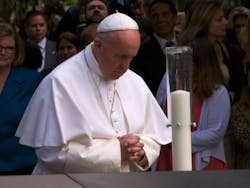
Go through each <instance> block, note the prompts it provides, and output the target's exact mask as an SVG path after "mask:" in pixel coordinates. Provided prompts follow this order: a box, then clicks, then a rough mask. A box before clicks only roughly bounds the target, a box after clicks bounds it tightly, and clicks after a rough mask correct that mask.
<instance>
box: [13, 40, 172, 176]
mask: <svg viewBox="0 0 250 188" xmlns="http://www.w3.org/2000/svg"><path fill="white" fill-rule="evenodd" d="M91 45H92V44H90V45H89V46H87V47H86V49H85V50H83V51H81V52H80V53H78V54H77V55H75V56H73V57H72V58H70V59H69V60H67V61H66V62H64V63H62V64H61V65H59V66H58V67H57V68H56V69H55V70H54V71H53V72H52V73H51V74H49V75H48V76H47V77H45V79H44V80H43V81H42V82H41V84H40V85H39V87H38V88H37V90H36V92H35V94H34V96H33V97H32V99H31V101H30V103H29V105H28V107H27V109H26V111H25V113H24V116H23V118H22V120H21V123H20V125H19V127H18V129H17V132H16V136H17V137H20V143H21V144H23V145H27V146H31V147H34V148H36V153H37V156H38V163H37V165H36V167H35V170H34V172H33V174H49V173H85V172H131V171H143V170H146V169H147V168H148V167H149V166H151V165H152V163H153V162H154V161H155V160H156V159H157V157H158V155H159V151H160V144H167V143H169V142H171V138H172V137H171V128H167V127H166V125H167V124H169V121H168V119H167V118H166V116H165V114H164V112H163V111H162V110H161V108H160V106H159V105H158V103H157V101H156V100H155V98H154V96H153V95H152V94H151V92H150V90H149V89H148V87H147V86H146V84H145V82H144V81H143V80H142V78H141V77H139V76H138V75H136V74H135V73H134V72H132V71H130V70H128V71H127V72H126V73H125V74H124V75H122V76H121V77H120V78H119V79H117V80H114V81H105V80H103V79H102V77H101V73H100V69H99V67H98V63H97V61H96V59H95V57H94V55H93V53H92V49H91ZM128 133H131V134H136V135H139V136H140V139H141V141H142V142H143V143H144V150H145V152H146V157H147V159H148V162H149V166H148V167H146V168H142V167H141V166H140V165H139V164H138V163H136V162H122V161H121V151H120V142H119V140H118V139H117V137H119V136H122V135H125V134H128Z"/></svg>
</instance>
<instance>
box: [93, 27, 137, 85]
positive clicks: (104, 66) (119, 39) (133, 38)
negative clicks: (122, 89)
mask: <svg viewBox="0 0 250 188" xmlns="http://www.w3.org/2000/svg"><path fill="white" fill-rule="evenodd" d="M106 35H107V36H105V37H102V38H97V39H96V40H95V41H94V46H95V47H96V48H97V51H98V53H97V54H98V55H97V57H96V58H97V61H98V63H99V67H100V69H101V72H102V75H103V77H104V79H105V80H116V79H118V78H119V77H120V76H122V75H123V74H124V73H125V72H126V71H127V70H128V69H129V66H130V63H131V61H132V59H133V58H134V57H135V56H136V54H137V52H138V49H139V46H140V34H139V32H138V31H136V30H127V31H115V32H111V33H109V34H106Z"/></svg>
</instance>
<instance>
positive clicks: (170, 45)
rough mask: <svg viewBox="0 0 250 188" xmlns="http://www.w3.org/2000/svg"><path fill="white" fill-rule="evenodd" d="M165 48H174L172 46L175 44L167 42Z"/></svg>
mask: <svg viewBox="0 0 250 188" xmlns="http://www.w3.org/2000/svg"><path fill="white" fill-rule="evenodd" d="M165 46H166V47H172V46H174V42H173V41H171V40H170V41H168V42H166V44H165Z"/></svg>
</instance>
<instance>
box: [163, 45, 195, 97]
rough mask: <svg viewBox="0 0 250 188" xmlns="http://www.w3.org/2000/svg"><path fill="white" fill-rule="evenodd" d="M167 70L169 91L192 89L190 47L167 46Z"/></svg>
mask: <svg viewBox="0 0 250 188" xmlns="http://www.w3.org/2000/svg"><path fill="white" fill-rule="evenodd" d="M166 52H167V58H168V72H169V82H170V83H169V84H170V92H172V91H175V90H185V91H189V92H191V91H192V53H193V51H192V48H191V47H188V46H180V47H168V48H167V49H166Z"/></svg>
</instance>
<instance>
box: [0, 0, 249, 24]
mask: <svg viewBox="0 0 250 188" xmlns="http://www.w3.org/2000/svg"><path fill="white" fill-rule="evenodd" d="M76 1H77V0H61V3H62V4H63V6H64V7H65V10H66V9H67V7H68V6H70V5H71V4H73V3H76ZM247 1H250V0H224V3H225V4H226V5H228V6H239V5H244V4H245V3H246V2H247ZM174 2H175V4H176V6H177V8H178V9H179V10H182V9H183V7H184V5H185V2H186V0H174ZM41 4H42V0H0V17H3V18H4V19H6V20H8V21H12V20H11V19H14V18H13V17H15V20H14V22H17V23H18V22H19V21H20V20H21V19H23V17H24V15H25V13H26V12H27V10H29V9H32V8H36V7H39V6H41Z"/></svg>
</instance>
